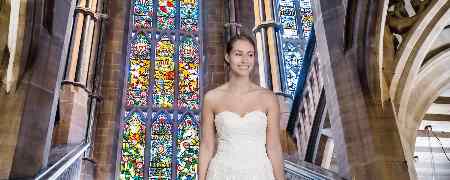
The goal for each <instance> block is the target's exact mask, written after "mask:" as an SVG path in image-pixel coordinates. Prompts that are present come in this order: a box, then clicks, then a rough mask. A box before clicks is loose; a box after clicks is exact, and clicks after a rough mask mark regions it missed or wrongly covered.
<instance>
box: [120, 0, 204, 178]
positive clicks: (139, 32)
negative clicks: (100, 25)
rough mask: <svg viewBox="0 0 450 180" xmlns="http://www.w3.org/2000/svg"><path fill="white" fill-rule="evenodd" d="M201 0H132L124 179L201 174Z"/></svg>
mask: <svg viewBox="0 0 450 180" xmlns="http://www.w3.org/2000/svg"><path fill="white" fill-rule="evenodd" d="M200 1H201V0H130V5H131V6H130V7H131V8H130V18H129V21H130V22H129V33H128V37H129V38H128V44H127V61H126V62H127V63H126V73H125V78H124V79H125V85H124V93H123V94H124V97H123V100H122V110H121V122H120V123H121V126H120V127H121V128H120V143H119V146H120V156H119V158H120V170H119V171H120V172H119V173H120V179H197V165H198V153H199V124H200V123H199V113H200V94H201V83H200V72H201V65H202V61H203V59H202V55H201V54H202V48H201V47H202V41H201V36H200V33H199V31H200V29H201V18H200V17H201V12H200V7H201V4H200V3H201V2H200Z"/></svg>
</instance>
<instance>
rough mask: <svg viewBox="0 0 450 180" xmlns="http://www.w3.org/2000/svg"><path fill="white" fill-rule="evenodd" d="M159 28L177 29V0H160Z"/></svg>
mask: <svg viewBox="0 0 450 180" xmlns="http://www.w3.org/2000/svg"><path fill="white" fill-rule="evenodd" d="M158 1H159V4H158V5H159V6H158V7H159V8H158V17H157V18H158V28H159V29H161V30H173V29H175V12H176V11H175V1H174V0H158Z"/></svg>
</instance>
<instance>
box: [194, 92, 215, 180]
mask: <svg viewBox="0 0 450 180" xmlns="http://www.w3.org/2000/svg"><path fill="white" fill-rule="evenodd" d="M210 96H211V93H206V94H205V97H204V101H203V109H202V120H201V130H200V155H199V172H198V174H199V179H200V180H205V179H206V172H207V170H208V165H209V161H210V160H211V158H212V156H213V154H214V151H215V145H216V133H215V129H214V113H213V111H212V107H211V106H212V105H211V100H210V99H211V97H210Z"/></svg>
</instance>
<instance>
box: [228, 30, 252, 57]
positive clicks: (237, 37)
mask: <svg viewBox="0 0 450 180" xmlns="http://www.w3.org/2000/svg"><path fill="white" fill-rule="evenodd" d="M238 40H244V41H248V42H250V44H252V45H253V49H254V50H255V51H256V44H255V41H254V40H253V38H252V37H251V36H249V35H246V34H238V35H234V36H233V37H231V39H230V40H229V41H228V42H227V47H226V53H227V54H230V52H231V50H232V49H233V45H234V43H235V42H236V41H238Z"/></svg>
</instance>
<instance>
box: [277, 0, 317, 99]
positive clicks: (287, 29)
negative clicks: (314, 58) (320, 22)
mask: <svg viewBox="0 0 450 180" xmlns="http://www.w3.org/2000/svg"><path fill="white" fill-rule="evenodd" d="M275 10H276V15H277V16H276V18H277V21H278V22H279V23H280V25H281V28H280V29H279V31H278V32H277V35H278V38H279V42H281V43H280V44H279V49H280V50H281V51H280V52H279V53H280V68H281V69H280V72H282V73H281V78H282V80H283V81H282V82H283V91H284V92H285V93H286V94H288V95H290V96H292V97H294V94H295V91H296V89H297V87H298V82H299V79H300V78H301V77H302V74H303V75H305V74H306V70H305V68H304V67H305V63H308V62H309V60H304V54H305V49H306V45H307V43H308V42H309V38H310V34H311V32H312V28H313V27H312V26H313V16H312V8H311V0H278V1H277V6H276V9H275Z"/></svg>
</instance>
